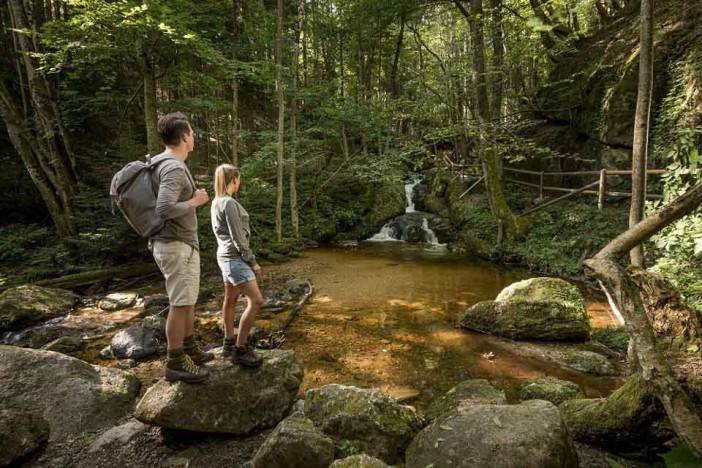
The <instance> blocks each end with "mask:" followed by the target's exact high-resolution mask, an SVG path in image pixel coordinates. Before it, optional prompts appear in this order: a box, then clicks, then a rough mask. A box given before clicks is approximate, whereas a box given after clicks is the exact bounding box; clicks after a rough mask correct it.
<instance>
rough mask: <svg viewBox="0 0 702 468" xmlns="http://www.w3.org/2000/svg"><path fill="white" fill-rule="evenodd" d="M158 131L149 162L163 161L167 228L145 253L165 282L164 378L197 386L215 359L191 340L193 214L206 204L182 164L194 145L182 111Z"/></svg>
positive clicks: (159, 179)
mask: <svg viewBox="0 0 702 468" xmlns="http://www.w3.org/2000/svg"><path fill="white" fill-rule="evenodd" d="M158 133H159V136H160V137H161V140H162V141H163V143H164V145H165V146H166V148H165V150H164V151H163V153H161V154H159V155H158V156H155V157H154V158H153V161H154V162H155V161H158V160H160V159H164V161H163V162H161V163H160V164H159V165H158V166H157V169H156V170H155V171H154V173H153V177H154V186H157V187H158V197H157V200H156V213H157V214H158V216H160V217H161V218H162V219H163V220H164V221H165V224H164V226H163V228H162V229H161V230H160V231H158V232H157V233H156V234H154V235H153V236H152V237H151V238H150V239H149V249H150V250H151V252H152V253H153V255H154V259H155V260H156V264H157V265H158V267H159V269H160V270H161V273H163V276H164V278H165V280H166V291H167V292H168V300H169V302H170V311H169V313H168V319H167V320H166V339H167V341H168V360H167V362H166V380H168V381H171V382H172V381H177V380H182V381H184V382H190V383H198V382H203V381H205V380H206V379H207V377H208V376H209V373H208V372H207V370H206V369H205V368H204V367H200V366H199V364H203V363H205V362H207V361H210V360H212V358H213V357H214V356H213V355H212V354H210V353H204V352H202V350H201V349H200V348H199V347H198V345H197V343H196V342H195V340H194V336H193V325H194V323H195V303H196V302H197V296H198V292H199V289H200V252H199V244H198V238H197V216H196V214H195V210H196V209H197V208H198V207H200V206H202V205H204V204H205V203H207V202H208V200H209V197H208V195H207V192H206V191H205V190H203V189H200V190H198V189H196V188H195V182H194V181H193V178H192V176H191V174H190V171H189V170H188V167H187V166H186V165H185V160H186V159H188V154H189V153H190V152H191V151H192V150H193V148H194V146H195V140H194V135H193V131H192V128H191V127H190V123H189V122H188V119H187V117H185V115H183V114H182V113H180V112H176V113H173V114H168V115H164V116H163V117H161V118H160V119H159V121H158Z"/></svg>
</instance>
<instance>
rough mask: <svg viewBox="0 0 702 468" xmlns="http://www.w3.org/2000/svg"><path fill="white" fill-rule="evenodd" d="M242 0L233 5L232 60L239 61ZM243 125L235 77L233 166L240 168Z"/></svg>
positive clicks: (233, 83) (237, 84)
mask: <svg viewBox="0 0 702 468" xmlns="http://www.w3.org/2000/svg"><path fill="white" fill-rule="evenodd" d="M240 11H241V0H233V5H232V23H233V24H232V31H233V36H234V37H233V40H232V58H233V59H234V60H236V59H237V56H238V54H239V47H240V46H241V22H240V19H241V16H240ZM240 131H241V123H240V122H239V78H238V76H236V74H235V75H234V78H232V164H233V165H234V166H237V167H238V166H239V133H240Z"/></svg>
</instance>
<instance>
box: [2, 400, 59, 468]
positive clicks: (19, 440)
mask: <svg viewBox="0 0 702 468" xmlns="http://www.w3.org/2000/svg"><path fill="white" fill-rule="evenodd" d="M48 439H49V423H48V422H46V420H45V419H44V418H42V417H41V416H39V415H37V414H35V413H31V412H26V411H17V410H12V409H3V410H0V466H7V465H10V464H11V463H14V462H19V461H20V460H22V459H24V458H25V457H27V456H29V455H30V454H31V453H33V452H34V451H36V450H37V449H38V448H39V447H41V446H42V445H43V444H44V443H45V442H46V441H47V440H48Z"/></svg>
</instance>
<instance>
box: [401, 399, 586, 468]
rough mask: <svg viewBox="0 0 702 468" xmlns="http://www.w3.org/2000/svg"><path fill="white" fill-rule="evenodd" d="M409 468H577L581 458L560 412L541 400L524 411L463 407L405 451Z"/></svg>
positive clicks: (515, 407)
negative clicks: (429, 467)
mask: <svg viewBox="0 0 702 468" xmlns="http://www.w3.org/2000/svg"><path fill="white" fill-rule="evenodd" d="M405 460H406V461H405V466H406V468H425V467H427V466H430V465H431V466H433V467H434V468H444V467H456V466H461V467H467V468H471V467H475V468H483V467H492V466H495V467H498V466H499V467H500V468H517V467H519V468H576V467H577V466H578V458H577V455H576V453H575V450H574V448H573V444H572V442H571V441H570V439H569V437H568V432H567V430H566V428H565V425H564V424H563V421H562V420H561V417H560V414H559V413H558V409H557V408H556V407H555V406H553V405H552V404H551V403H549V402H547V401H543V400H532V401H528V402H526V403H522V404H521V405H476V404H472V403H467V404H461V405H460V406H459V407H458V409H456V410H455V411H454V412H453V413H452V414H451V415H449V416H448V417H446V418H444V419H443V420H441V421H436V422H435V423H433V424H431V425H430V426H428V427H426V428H425V429H423V430H422V432H420V433H419V435H418V436H417V437H416V438H415V439H414V440H413V441H412V443H411V444H410V446H409V448H408V449H407V453H406V459H405Z"/></svg>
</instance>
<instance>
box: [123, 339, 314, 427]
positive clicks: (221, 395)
mask: <svg viewBox="0 0 702 468" xmlns="http://www.w3.org/2000/svg"><path fill="white" fill-rule="evenodd" d="M259 353H260V354H261V355H262V356H263V357H264V362H263V365H262V366H261V367H260V368H258V369H255V370H252V369H244V368H242V367H240V366H232V365H231V363H229V362H223V361H220V360H215V361H213V362H210V363H208V364H207V365H206V367H207V369H208V370H209V372H210V378H209V379H208V380H207V381H206V382H204V383H202V384H199V385H192V384H187V383H183V382H176V383H169V382H166V381H164V380H161V381H159V382H158V383H156V384H155V385H154V386H152V387H151V388H149V389H148V390H147V391H146V394H145V395H144V396H143V398H142V399H141V401H140V402H139V404H138V405H137V408H136V412H135V416H136V418H137V419H139V420H140V421H142V422H144V423H147V424H152V425H155V426H161V427H165V428H169V429H181V430H189V431H197V432H222V433H229V434H237V435H244V434H250V433H252V432H254V431H257V430H261V429H265V428H268V427H273V426H275V425H276V424H277V423H278V422H280V421H281V420H282V419H283V417H285V415H286V414H288V412H289V411H290V407H291V406H292V404H293V402H294V401H295V396H296V395H297V391H298V388H299V387H300V383H301V381H302V374H303V369H302V364H301V363H300V361H299V359H298V358H297V357H296V356H295V353H293V352H292V351H282V350H270V351H259Z"/></svg>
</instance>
